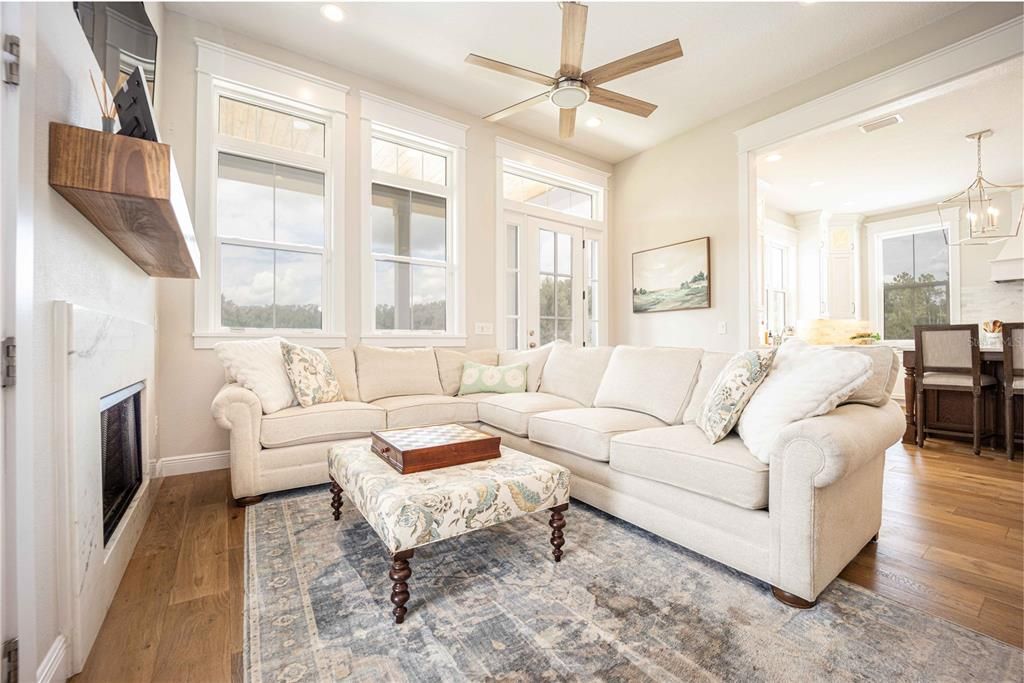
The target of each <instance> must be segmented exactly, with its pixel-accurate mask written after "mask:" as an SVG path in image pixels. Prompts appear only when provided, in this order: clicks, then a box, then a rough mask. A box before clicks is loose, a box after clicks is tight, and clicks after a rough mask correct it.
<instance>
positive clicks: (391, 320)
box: [363, 94, 465, 345]
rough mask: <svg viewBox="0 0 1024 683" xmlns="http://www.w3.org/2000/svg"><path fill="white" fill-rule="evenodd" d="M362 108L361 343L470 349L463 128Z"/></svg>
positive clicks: (369, 102) (406, 112)
mask: <svg viewBox="0 0 1024 683" xmlns="http://www.w3.org/2000/svg"><path fill="white" fill-rule="evenodd" d="M363 105H364V111H363V116H364V126H363V134H364V142H363V149H364V151H365V153H366V154H365V156H366V160H365V162H364V173H365V174H366V178H367V180H368V182H367V183H366V184H365V185H364V187H365V190H364V192H366V195H365V196H364V202H365V206H366V211H365V212H364V222H365V224H366V225H365V229H364V249H365V250H366V251H365V255H364V259H363V270H364V275H363V299H364V302H363V305H364V314H363V337H364V338H365V339H366V340H367V341H368V342H370V343H374V344H397V345H404V344H420V343H429V344H441V345H443V344H446V343H447V344H456V345H461V344H464V343H465V332H464V323H463V315H464V314H463V304H462V300H463V291H462V290H463V288H462V287H461V286H460V283H461V281H462V280H461V278H462V273H461V251H462V245H461V235H460V233H461V230H462V216H463V208H462V206H461V202H462V201H463V192H462V191H461V187H462V182H463V181H462V180H461V177H462V170H461V166H462V164H463V163H464V158H465V143H464V128H462V127H461V126H458V125H457V124H452V123H451V122H447V121H444V120H441V119H437V118H436V117H432V116H431V115H427V114H425V113H423V112H417V111H416V110H411V109H408V108H404V107H400V106H399V105H395V104H394V103H389V102H387V101H386V100H381V99H378V98H375V97H373V96H369V95H365V94H364V100H363Z"/></svg>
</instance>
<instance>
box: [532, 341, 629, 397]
mask: <svg viewBox="0 0 1024 683" xmlns="http://www.w3.org/2000/svg"><path fill="white" fill-rule="evenodd" d="M613 349H614V347H612V346H593V347H586V348H583V347H580V346H573V345H571V344H557V345H555V347H554V348H553V349H551V355H550V356H548V362H547V363H545V364H544V374H542V375H541V377H540V391H543V392H544V393H547V394H554V395H555V396H561V397H562V398H568V399H571V400H573V401H576V402H577V403H582V404H583V405H585V406H587V407H588V408H589V407H590V406H592V405H593V404H594V396H595V395H596V394H597V387H598V386H600V385H601V378H602V377H603V376H604V371H605V368H607V367H608V359H610V358H611V357H612V350H613Z"/></svg>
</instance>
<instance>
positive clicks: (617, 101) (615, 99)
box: [590, 87, 658, 118]
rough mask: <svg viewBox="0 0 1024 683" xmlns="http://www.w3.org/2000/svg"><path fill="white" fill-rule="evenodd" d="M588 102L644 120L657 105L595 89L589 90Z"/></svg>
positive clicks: (602, 89)
mask: <svg viewBox="0 0 1024 683" xmlns="http://www.w3.org/2000/svg"><path fill="white" fill-rule="evenodd" d="M590 101H591V102H593V103H594V104H602V105H604V106H606V107H611V108H612V109H618V110H619V111H624V112H626V113H627V114H635V115H637V116H643V117H644V118H647V117H648V116H650V115H651V114H653V113H654V110H655V109H657V108H658V105H656V104H651V103H650V102H644V101H643V100H638V99H637V98H635V97H630V96H629V95H623V94H621V93H617V92H612V91H611V90H605V89H604V88H595V87H591V88H590Z"/></svg>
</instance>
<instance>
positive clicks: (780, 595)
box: [772, 586, 818, 609]
mask: <svg viewBox="0 0 1024 683" xmlns="http://www.w3.org/2000/svg"><path fill="white" fill-rule="evenodd" d="M772 596H773V597H774V598H775V599H776V600H778V601H779V602H781V603H782V604H783V605H785V606H787V607H793V608H796V609H810V608H812V607H814V606H815V605H817V604H818V601H817V600H814V601H813V602H812V601H808V600H804V599H803V598H801V597H800V596H799V595H793V594H792V593H787V592H786V591H784V590H782V589H781V588H776V587H775V586H772Z"/></svg>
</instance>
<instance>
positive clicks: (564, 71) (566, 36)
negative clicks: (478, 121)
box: [466, 2, 683, 138]
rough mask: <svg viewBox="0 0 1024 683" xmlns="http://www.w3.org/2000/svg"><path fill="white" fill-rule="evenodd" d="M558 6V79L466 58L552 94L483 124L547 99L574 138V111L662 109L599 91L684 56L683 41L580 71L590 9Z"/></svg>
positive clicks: (563, 130)
mask: <svg viewBox="0 0 1024 683" xmlns="http://www.w3.org/2000/svg"><path fill="white" fill-rule="evenodd" d="M559 5H560V6H561V8H562V65H561V67H560V68H559V69H558V73H557V74H555V75H554V76H548V75H546V74H542V73H538V72H536V71H531V70H529V69H524V68H522V67H519V66H513V65H512V64H506V63H505V62H499V61H497V60H495V59H488V58H487V57H481V56H480V55H477V54H472V53H471V54H470V55H469V56H468V57H466V62H468V63H469V64H475V65H477V66H482V67H485V68H488V69H493V70H494V71H499V72H501V73H503V74H508V75H509V76H517V77H519V78H524V79H526V80H528V81H531V82H533V83H539V84H540V85H546V86H548V90H546V91H545V92H542V93H541V94H539V95H536V96H534V97H531V98H529V99H527V100H523V101H522V102H519V103H517V104H513V105H512V106H511V107H505V108H504V109H501V110H499V111H496V112H494V113H493V114H490V115H488V116H485V117H484V120H485V121H498V120H500V119H503V118H505V117H506V116H511V115H512V114H515V113H517V112H520V111H523V110H525V109H529V108H530V107H532V106H533V105H535V104H537V103H538V102H542V101H544V100H545V99H548V100H551V103H552V104H554V105H555V106H556V107H558V108H559V110H560V111H559V113H558V135H559V137H563V138H571V137H572V136H573V134H574V133H575V132H576V109H577V108H578V107H580V106H582V105H584V104H586V103H587V102H588V101H589V102H594V103H595V104H601V105H604V106H605V107H611V108H612V109H618V110H619V111H624V112H626V113H629V114H635V115H636V116H643V117H644V118H646V117H648V116H650V115H651V113H652V112H653V111H654V110H655V109H657V108H658V105H656V104H651V103H650V102H644V101H643V100H638V99H636V98H635V97H629V96H628V95H622V94H620V93H617V92H613V91H611V90H605V89H604V88H601V87H598V86H600V85H601V84H602V83H607V82H608V81H611V80H614V79H616V78H622V77H623V76H628V75H629V74H632V73H636V72H637V71H642V70H644V69H648V68H650V67H652V66H657V65H658V64H661V63H663V62H668V61H670V60H673V59H676V58H678V57H682V56H683V48H682V46H681V45H680V44H679V40H678V39H674V40H670V41H668V42H667V43H662V44H661V45H655V46H654V47H651V48H648V49H646V50H641V51H640V52H637V53H635V54H632V55H629V56H628V57H623V58H622V59H616V60H615V61H614V62H609V63H608V64H605V65H604V66H599V67H597V68H596V69H590V70H589V71H584V70H583V66H582V62H583V37H584V34H585V33H586V31H587V6H586V5H581V4H579V3H578V2H562V3H559Z"/></svg>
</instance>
